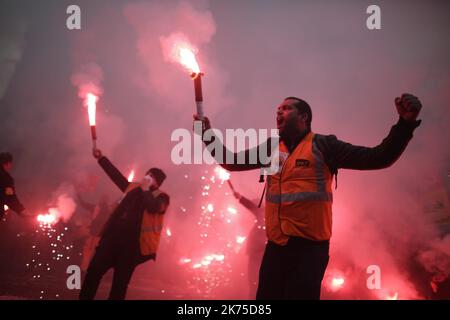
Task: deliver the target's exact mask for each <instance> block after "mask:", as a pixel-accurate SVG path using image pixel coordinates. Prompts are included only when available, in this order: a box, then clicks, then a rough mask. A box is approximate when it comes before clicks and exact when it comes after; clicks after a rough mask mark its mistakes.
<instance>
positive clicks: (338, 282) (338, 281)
mask: <svg viewBox="0 0 450 320" xmlns="http://www.w3.org/2000/svg"><path fill="white" fill-rule="evenodd" d="M344 282H345V280H344V278H333V279H332V280H331V285H332V286H333V288H335V289H340V288H342V286H343V285H344Z"/></svg>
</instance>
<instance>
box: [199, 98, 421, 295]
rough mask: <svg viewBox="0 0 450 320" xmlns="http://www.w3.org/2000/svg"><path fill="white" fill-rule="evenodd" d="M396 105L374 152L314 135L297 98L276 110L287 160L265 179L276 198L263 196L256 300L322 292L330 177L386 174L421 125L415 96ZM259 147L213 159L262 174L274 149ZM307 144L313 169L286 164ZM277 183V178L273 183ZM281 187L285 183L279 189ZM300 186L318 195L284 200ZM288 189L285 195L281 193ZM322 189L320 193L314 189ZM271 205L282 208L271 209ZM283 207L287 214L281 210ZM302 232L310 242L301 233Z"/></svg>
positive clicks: (300, 192)
mask: <svg viewBox="0 0 450 320" xmlns="http://www.w3.org/2000/svg"><path fill="white" fill-rule="evenodd" d="M395 106H396V108H397V112H398V114H399V120H398V122H397V124H396V125H394V126H393V127H392V128H391V130H390V132H389V135H388V136H387V137H386V138H385V139H384V140H383V141H382V142H381V143H380V144H379V145H378V146H376V147H372V148H369V147H362V146H355V145H352V144H350V143H347V142H343V141H340V140H338V139H337V138H336V136H334V135H328V136H325V135H320V134H313V133H311V122H312V110H311V108H310V106H309V105H308V103H307V102H306V101H304V100H302V99H299V98H296V97H288V98H286V99H285V100H284V101H283V102H282V103H281V104H280V105H279V106H278V108H277V111H276V120H277V128H278V130H279V135H280V144H279V145H280V146H282V147H283V150H285V149H286V152H284V151H283V153H287V155H285V158H284V159H283V158H282V157H281V156H280V158H279V159H278V160H282V161H284V162H282V163H281V165H280V167H279V169H281V170H279V171H278V172H277V173H275V174H274V175H272V176H269V177H268V182H267V185H268V187H269V188H270V187H271V183H272V184H273V181H279V183H280V186H279V188H276V189H278V192H279V194H275V193H273V194H270V195H269V193H268V194H267V196H266V206H265V211H266V214H265V223H266V232H267V236H268V239H269V241H268V242H267V245H266V249H265V252H264V256H263V260H262V263H261V268H260V274H259V284H258V291H257V295H256V298H257V299H320V287H321V282H322V279H323V276H324V273H325V270H326V267H327V265H328V259H329V239H330V237H331V203H332V194H331V178H330V177H332V175H334V176H337V170H338V169H340V168H343V169H357V170H373V169H382V168H387V167H389V166H390V165H392V164H393V163H394V162H395V161H396V160H397V159H398V158H399V157H400V155H401V154H402V152H403V151H404V150H405V148H406V146H407V144H408V142H409V141H410V140H411V138H412V136H413V131H414V129H415V128H416V127H418V126H419V125H420V120H416V119H417V117H418V115H419V112H420V109H421V108H422V104H421V102H420V101H419V99H418V98H417V97H415V96H413V95H411V94H403V95H402V96H401V97H397V98H396V99H395ZM194 119H195V120H199V121H202V122H203V126H202V128H203V130H204V131H205V130H207V129H210V128H211V125H210V122H209V119H208V118H202V117H199V116H194ZM204 131H203V134H204V133H205V132H204ZM307 138H308V139H312V141H311V140H307ZM213 141H214V139H212V140H210V141H205V143H206V144H207V145H209V144H211V143H212V142H213ZM214 142H215V143H214V144H213V146H214V148H208V150H210V152H211V154H212V155H213V156H214V157H215V156H216V152H215V151H216V150H217V149H216V148H217V147H218V145H219V148H220V143H218V142H217V141H214ZM264 144H265V145H259V146H257V147H255V148H253V149H248V150H245V151H242V154H241V153H239V154H238V153H231V152H230V151H229V150H227V149H226V148H225V147H224V146H223V150H220V151H222V152H223V153H222V154H223V155H227V158H226V159H233V160H234V161H232V162H227V163H223V159H220V157H216V160H217V161H218V162H219V163H220V164H221V166H222V167H223V168H224V169H226V170H229V171H244V170H252V169H259V168H262V167H265V166H266V163H265V162H264V161H263V160H262V158H261V157H260V153H259V150H260V148H261V147H264V148H265V149H263V150H269V151H270V150H272V149H271V147H272V145H271V144H272V143H271V139H268V140H267V142H266V143H264ZM306 145H308V148H309V149H308V150H311V149H312V151H308V152H310V155H311V153H312V155H311V157H312V158H311V159H316V160H313V163H314V165H315V166H316V167H315V168H312V170H311V169H310V168H309V167H308V165H309V161H307V160H305V159H294V158H292V157H291V158H289V155H290V154H293V153H295V154H301V153H302V152H304V149H302V147H304V146H306ZM311 146H312V147H311ZM251 154H253V155H256V159H257V161H256V162H255V163H249V160H248V159H252V158H250V155H251ZM280 154H281V152H280ZM218 155H220V153H218ZM242 156H244V159H245V160H246V162H245V163H243V164H242V163H241V162H238V161H237V159H242ZM294 160H295V162H293V161H294ZM288 161H289V164H290V167H289V168H290V171H291V172H292V175H291V176H286V175H283V164H284V163H286V162H288ZM319 165H320V167H319ZM317 169H319V170H317ZM294 171H295V176H294ZM288 172H289V171H288ZM330 173H331V174H330ZM274 177H275V178H276V180H272V178H274ZM280 177H282V178H280ZM311 177H312V178H311ZM319 177H321V178H319ZM283 183H285V187H284V188H283ZM286 183H287V184H286ZM301 183H303V187H305V189H306V188H308V187H309V188H311V187H310V186H315V185H316V186H317V188H318V189H317V191H315V192H309V191H308V192H303V190H304V189H297V190H294V191H293V193H292V194H289V192H292V186H293V185H294V186H295V185H301ZM325 187H326V189H325ZM286 188H287V189H288V190H289V191H285V190H286ZM321 188H322V189H323V191H322V190H319V189H321ZM276 189H275V188H274V189H273V190H276ZM273 190H272V191H273ZM319 191H320V192H319ZM286 192H287V193H286ZM314 197H316V198H314ZM305 203H306V205H305ZM308 205H309V206H311V207H317V206H320V209H321V210H322V211H320V210H319V212H317V211H318V210H315V212H314V211H312V212H309V211H308V209H307V208H308ZM275 206H278V208H279V209H278V210H276V209H274V208H276V207H275ZM296 206H303V207H302V208H303V209H304V210H302V211H301V212H298V211H297V212H296V213H294V212H293V210H294V209H291V208H295V207H296ZM269 207H270V208H271V209H269ZM283 208H284V209H286V211H284V210H282V209H283ZM289 209H291V210H290V211H289ZM312 213H318V214H316V215H314V214H312ZM320 219H322V223H317V221H321V220H320ZM311 221H314V223H311ZM283 226H284V228H283ZM286 227H288V231H287V230H286ZM304 228H306V229H307V231H308V232H309V231H311V230H312V231H317V233H314V232H312V233H308V232H304V231H305V229H304ZM302 233H304V234H308V236H299V235H298V234H302Z"/></svg>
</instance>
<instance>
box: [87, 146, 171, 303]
mask: <svg viewBox="0 0 450 320" xmlns="http://www.w3.org/2000/svg"><path fill="white" fill-rule="evenodd" d="M93 154H94V157H95V158H96V159H97V160H98V163H99V164H100V166H101V167H102V168H103V170H104V171H105V172H106V174H107V175H108V176H109V177H110V178H111V180H112V181H113V182H114V183H115V184H116V185H117V187H119V189H120V190H121V191H122V192H124V197H123V198H122V200H121V202H120V203H119V205H118V206H117V207H116V208H115V209H114V211H113V212H112V214H111V216H110V218H109V219H108V221H107V222H106V225H105V227H104V229H103V231H102V233H101V239H100V242H99V245H98V247H97V249H96V252H95V254H94V257H93V258H92V260H91V262H90V264H89V267H88V270H87V274H86V277H85V279H84V282H83V285H82V288H81V291H80V299H93V298H94V297H95V294H96V291H97V288H98V286H99V284H100V281H101V278H102V277H103V275H104V274H105V273H106V272H107V271H108V270H109V269H110V268H113V269H114V277H113V283H112V287H111V292H110V294H109V299H111V300H123V299H125V296H126V291H127V287H128V283H129V282H130V279H131V276H132V274H133V272H134V269H135V268H136V266H137V265H138V264H140V263H143V262H145V261H148V260H155V259H156V254H157V250H158V245H159V240H160V236H161V231H162V228H163V220H164V214H165V212H166V210H167V207H168V206H169V196H168V195H167V194H166V193H164V192H162V191H161V190H160V189H159V187H160V186H161V184H162V183H163V182H164V180H165V178H166V175H165V174H164V172H163V171H162V170H161V169H158V168H151V169H149V170H148V171H147V172H146V174H145V176H144V177H143V179H142V180H141V182H140V183H133V182H129V181H128V180H127V178H125V177H124V176H123V175H122V173H121V172H120V171H119V170H118V169H117V168H116V167H115V166H114V165H113V164H112V163H111V162H110V161H109V160H108V159H107V158H106V157H105V156H103V155H102V153H101V151H100V150H98V149H94V150H93Z"/></svg>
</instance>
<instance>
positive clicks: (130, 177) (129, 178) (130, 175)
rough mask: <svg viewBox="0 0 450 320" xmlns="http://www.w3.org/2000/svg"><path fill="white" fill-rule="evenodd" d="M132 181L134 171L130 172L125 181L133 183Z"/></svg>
mask: <svg viewBox="0 0 450 320" xmlns="http://www.w3.org/2000/svg"><path fill="white" fill-rule="evenodd" d="M133 179H134V170H131V171H130V174H129V175H128V179H127V180H128V182H133Z"/></svg>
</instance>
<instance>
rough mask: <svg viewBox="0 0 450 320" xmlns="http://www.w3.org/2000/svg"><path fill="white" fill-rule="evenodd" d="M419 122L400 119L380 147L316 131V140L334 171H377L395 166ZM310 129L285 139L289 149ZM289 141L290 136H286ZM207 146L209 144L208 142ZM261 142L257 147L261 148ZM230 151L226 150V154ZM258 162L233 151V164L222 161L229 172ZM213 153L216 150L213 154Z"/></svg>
mask: <svg viewBox="0 0 450 320" xmlns="http://www.w3.org/2000/svg"><path fill="white" fill-rule="evenodd" d="M419 125H420V120H418V121H415V122H413V123H409V122H406V121H405V120H403V119H402V118H400V119H399V120H398V122H397V124H395V125H394V126H393V127H392V128H391V130H390V132H389V134H388V136H387V137H386V138H385V139H384V140H383V141H382V142H381V143H380V144H379V145H377V146H375V147H372V148H369V147H362V146H355V145H352V144H350V143H347V142H344V141H341V140H338V139H337V138H336V136H334V135H321V134H316V135H315V137H314V139H315V143H316V145H317V147H318V149H319V150H320V152H321V153H322V154H323V156H324V159H325V162H326V164H327V165H328V168H329V169H330V171H331V172H332V173H334V174H335V173H337V170H338V169H340V168H342V169H357V170H374V169H382V168H387V167H389V166H390V165H392V164H393V163H394V162H395V161H396V160H397V159H398V158H399V157H400V155H401V154H402V153H403V151H404V150H405V148H406V146H407V145H408V142H409V141H410V140H411V138H412V136H413V131H414V129H415V128H416V127H418V126H419ZM306 133H308V132H304V133H303V134H301V135H299V136H298V137H295V138H294V139H292V141H285V140H283V141H284V142H285V144H286V145H287V147H288V149H289V151H290V152H292V151H293V150H294V149H295V147H296V146H297V145H298V144H299V143H300V141H301V140H302V139H303V137H304V136H305V135H306ZM286 140H287V139H286ZM270 141H271V140H270V139H268V140H267V142H266V143H267V145H268V146H267V150H271V142H270ZM206 144H207V145H208V144H210V143H206ZM261 146H262V145H260V146H257V147H256V150H259V148H261ZM226 152H228V153H229V152H230V151H228V150H225V149H224V155H225V154H226ZM242 152H243V153H245V159H249V154H250V152H255V149H253V150H245V151H242ZM256 152H257V153H256V154H258V159H257V160H258V161H257V163H256V164H237V159H238V153H234V154H233V157H234V159H235V161H234V164H221V166H222V167H223V168H224V169H226V170H229V171H244V170H252V169H258V168H261V167H263V164H262V163H261V162H260V159H259V152H258V151H256ZM213 156H214V153H213Z"/></svg>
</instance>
